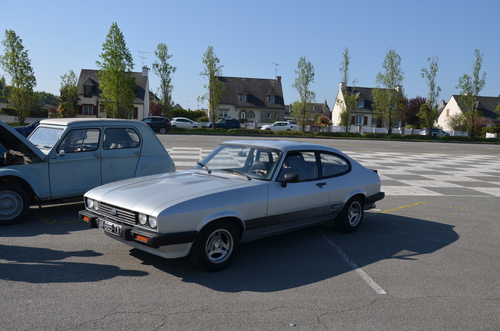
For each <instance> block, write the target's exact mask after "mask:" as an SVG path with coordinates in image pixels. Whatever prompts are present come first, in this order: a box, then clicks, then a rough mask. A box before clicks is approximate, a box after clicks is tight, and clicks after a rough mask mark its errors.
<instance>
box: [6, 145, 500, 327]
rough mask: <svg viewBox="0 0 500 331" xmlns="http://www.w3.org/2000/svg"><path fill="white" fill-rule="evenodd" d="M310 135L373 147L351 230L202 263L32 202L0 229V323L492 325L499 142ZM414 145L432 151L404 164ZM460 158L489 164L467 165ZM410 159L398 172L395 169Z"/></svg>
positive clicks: (361, 149) (497, 321)
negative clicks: (206, 268)
mask: <svg viewBox="0 0 500 331" xmlns="http://www.w3.org/2000/svg"><path fill="white" fill-rule="evenodd" d="M159 137H160V139H161V141H162V142H163V143H164V145H165V146H166V148H167V149H170V148H173V147H180V148H188V149H189V148H191V149H192V148H199V149H200V150H210V149H212V148H213V147H215V146H216V145H217V144H218V143H219V142H220V141H222V140H227V137H223V136H214V137H203V139H200V138H199V137H198V136H181V135H165V136H159ZM293 140H297V139H293ZM316 142H319V143H324V144H329V145H331V146H334V147H338V148H339V149H341V150H344V151H350V152H352V153H354V154H356V153H359V155H360V156H361V155H363V154H365V153H366V154H367V155H368V156H369V155H375V156H376V157H373V160H370V159H369V158H364V159H363V160H364V161H366V162H373V164H374V165H375V164H378V165H379V166H380V167H381V169H383V170H379V173H380V174H381V178H382V180H383V186H384V182H385V183H386V184H387V185H386V186H387V188H388V190H389V192H391V194H390V195H388V196H387V197H386V198H385V199H384V200H382V201H380V202H379V203H378V205H377V209H376V210H372V211H369V212H367V213H366V214H365V220H364V223H363V225H362V226H361V228H360V229H359V230H358V231H357V232H355V233H352V234H343V233H340V232H337V231H336V230H334V229H333V228H331V227H328V226H320V227H315V228H311V229H306V230H301V231H297V232H293V233H288V234H285V235H281V236H278V237H273V238H268V239H264V240H259V241H255V242H251V243H248V244H243V245H242V246H241V247H240V251H239V253H238V256H237V257H236V259H235V261H234V262H233V264H232V265H231V266H230V267H229V268H228V269H226V270H223V271H221V272H216V273H206V272H202V271H199V270H198V269H196V268H195V267H194V266H193V265H192V264H191V263H190V261H189V260H188V259H179V260H164V259H162V258H159V257H156V256H152V255H148V254H147V253H144V252H142V251H138V250H135V249H131V248H130V247H129V246H125V245H123V244H121V243H119V242H117V241H114V240H111V239H109V238H107V237H105V236H104V235H103V234H102V233H101V232H100V231H99V230H97V229H89V228H87V227H86V224H83V223H81V222H79V221H78V216H77V212H78V211H79V210H80V209H83V204H81V203H75V204H67V205H63V206H48V207H44V208H42V209H38V208H32V209H31V210H30V214H29V216H28V217H27V218H26V219H25V220H24V221H22V222H21V223H19V224H17V225H13V226H7V227H1V228H0V287H1V289H2V300H1V303H0V320H1V321H2V329H5V330H68V329H72V330H102V329H108V330H139V329H140V330H213V329H223V330H288V329H292V330H431V329H432V330H498V328H499V325H500V314H499V312H500V277H498V275H499V274H500V253H499V252H500V240H499V239H500V208H499V207H498V205H499V202H500V195H497V192H498V189H499V187H500V179H498V178H499V177H500V176H498V175H497V172H496V171H495V169H496V170H497V171H500V157H499V156H500V147H498V146H489V145H467V144H466V145H462V144H460V145H459V144H445V143H408V142H400V143H398V142H390V143H389V142H380V141H371V142H370V141H349V140H333V141H332V140H318V141H316ZM377 153H378V154H377ZM384 153H387V157H386V158H388V159H389V158H390V160H391V163H389V162H382V161H381V160H380V158H382V156H381V155H384ZM390 153H392V154H390ZM396 154H397V155H396ZM415 154H417V155H425V158H426V159H427V157H428V155H432V154H435V155H436V161H433V160H431V161H429V162H428V163H427V164H426V167H420V165H421V163H422V162H415V161H412V162H413V163H411V164H410V163H409V162H405V161H404V160H405V157H404V156H405V155H407V158H408V159H410V158H411V157H413V156H414V155H415ZM393 156H397V158H394V157H393ZM444 156H446V162H447V163H446V164H447V165H453V166H454V167H455V170H456V171H461V172H460V173H463V174H464V175H463V176H464V178H468V179H470V180H469V181H465V180H464V181H463V183H462V182H461V184H460V185H457V184H456V182H453V181H451V180H449V178H448V177H450V172H449V171H450V170H448V169H447V168H446V167H445V166H444V165H443V166H441V167H440V168H439V169H440V170H439V171H438V176H437V177H432V175H431V174H429V169H432V167H433V166H434V163H436V162H439V160H440V159H443V157H444ZM450 156H456V159H457V161H456V162H455V163H451V162H452V160H451V159H454V158H453V157H450ZM473 160H483V161H485V162H486V161H487V162H488V167H489V168H488V169H491V170H488V171H484V170H483V172H482V173H481V171H482V168H483V167H482V166H478V165H477V162H476V164H472V162H473ZM174 161H175V159H174ZM467 162H469V163H467ZM403 163H404V165H403ZM183 164H184V163H183ZM443 164H444V163H443ZM468 164H470V166H467V165H468ZM183 167H186V166H182V167H180V168H183ZM178 168H179V167H178ZM413 168H416V170H415V171H413V174H412V176H414V177H413V178H412V179H411V180H405V176H403V175H401V174H400V172H401V173H403V174H405V171H406V172H410V171H411V169H413ZM391 171H392V172H391ZM415 173H418V175H416V174H415ZM478 174H480V175H481V176H483V177H481V176H479V175H478ZM424 175H425V176H426V178H427V179H429V178H431V179H432V178H435V179H434V182H438V183H439V185H434V186H435V187H434V186H433V185H432V183H429V182H432V181H431V180H423V179H422V178H419V176H424ZM398 176H399V177H398ZM384 178H385V179H384ZM412 180H414V181H421V183H425V185H427V189H426V190H420V191H419V190H417V189H421V188H420V187H418V185H415V182H411V181H412ZM443 183H444V184H443ZM450 183H451V184H450ZM453 183H454V184H453ZM448 184H449V185H448ZM405 185H406V186H408V187H409V186H412V187H414V188H415V189H414V190H409V189H408V190H407V189H406V186H405ZM446 185H448V186H446ZM443 186H446V187H443ZM457 186H459V187H457Z"/></svg>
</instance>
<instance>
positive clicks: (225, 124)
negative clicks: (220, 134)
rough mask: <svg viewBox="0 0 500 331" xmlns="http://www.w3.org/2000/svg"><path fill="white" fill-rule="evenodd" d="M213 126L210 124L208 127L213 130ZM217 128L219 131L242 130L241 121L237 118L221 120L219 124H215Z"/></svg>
mask: <svg viewBox="0 0 500 331" xmlns="http://www.w3.org/2000/svg"><path fill="white" fill-rule="evenodd" d="M212 126H213V124H212V123H208V125H207V127H209V128H211V127H212ZM215 127H216V128H218V129H226V130H229V129H239V128H241V124H240V121H238V120H237V119H235V118H221V119H220V120H218V121H217V122H215Z"/></svg>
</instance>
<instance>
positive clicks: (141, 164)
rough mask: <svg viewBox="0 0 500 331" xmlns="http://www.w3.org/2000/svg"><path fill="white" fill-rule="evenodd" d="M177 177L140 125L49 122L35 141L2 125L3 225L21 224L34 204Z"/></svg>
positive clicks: (43, 124) (102, 121)
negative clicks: (121, 183) (128, 181)
mask: <svg viewBox="0 0 500 331" xmlns="http://www.w3.org/2000/svg"><path fill="white" fill-rule="evenodd" d="M173 171H175V165H174V163H173V161H172V159H171V158H170V156H169V155H168V153H167V151H166V150H165V148H164V147H163V145H162V144H161V142H160V141H159V140H158V138H157V137H156V135H155V134H154V132H153V131H152V130H151V129H150V128H149V127H148V126H147V125H146V124H144V123H142V122H140V121H133V120H118V119H98V118H93V119H92V118H59V119H47V120H43V121H41V122H40V125H39V126H38V127H37V128H36V129H35V131H33V133H31V135H30V136H29V138H26V137H24V136H23V135H21V134H20V133H18V132H17V131H16V130H14V129H13V128H11V127H10V126H9V125H7V124H5V123H4V122H1V121H0V225H7V224H13V223H15V222H17V221H18V220H19V219H20V218H21V217H22V216H23V214H24V213H25V212H26V211H27V210H28V208H29V206H30V205H31V204H35V205H40V204H42V203H57V202H67V201H73V200H78V201H81V199H82V196H83V194H84V193H85V192H87V191H88V190H90V189H91V188H94V187H96V186H100V185H102V184H106V183H110V182H112V181H117V180H121V179H125V178H131V177H137V176H145V175H151V174H159V173H164V172H173Z"/></svg>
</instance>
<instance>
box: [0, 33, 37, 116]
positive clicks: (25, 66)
mask: <svg viewBox="0 0 500 331" xmlns="http://www.w3.org/2000/svg"><path fill="white" fill-rule="evenodd" d="M2 44H3V45H4V46H5V52H4V55H1V56H0V65H1V66H2V68H3V69H4V71H5V72H6V73H7V74H8V75H9V76H10V77H11V83H10V92H9V95H8V100H9V102H10V103H12V104H13V105H14V107H16V109H17V110H16V116H17V120H18V122H19V124H22V123H24V120H25V118H26V117H27V116H28V115H29V112H30V110H31V108H32V106H33V103H34V97H33V89H34V88H35V86H36V78H35V73H34V71H33V68H32V67H31V61H30V59H29V57H28V51H27V50H25V49H24V46H23V41H22V39H20V38H19V37H18V36H17V35H16V33H15V32H14V31H13V30H5V40H3V42H2Z"/></svg>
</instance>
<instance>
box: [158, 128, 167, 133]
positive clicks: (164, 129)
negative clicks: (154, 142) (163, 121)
mask: <svg viewBox="0 0 500 331" xmlns="http://www.w3.org/2000/svg"><path fill="white" fill-rule="evenodd" d="M158 132H160V134H167V128H166V127H164V126H162V127H161V128H160V130H158Z"/></svg>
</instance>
